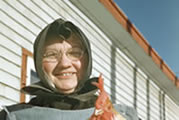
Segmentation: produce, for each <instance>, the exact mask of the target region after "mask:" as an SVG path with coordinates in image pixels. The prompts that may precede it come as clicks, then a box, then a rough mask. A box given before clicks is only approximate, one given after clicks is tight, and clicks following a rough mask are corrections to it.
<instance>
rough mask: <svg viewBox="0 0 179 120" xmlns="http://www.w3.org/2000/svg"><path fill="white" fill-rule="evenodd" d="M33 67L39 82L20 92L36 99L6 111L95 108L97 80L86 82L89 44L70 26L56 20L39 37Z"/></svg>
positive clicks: (89, 73)
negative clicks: (95, 84)
mask: <svg viewBox="0 0 179 120" xmlns="http://www.w3.org/2000/svg"><path fill="white" fill-rule="evenodd" d="M34 63H35V69H36V72H37V75H38V77H39V79H40V81H38V82H36V83H33V84H31V85H29V86H26V87H24V88H22V92H24V93H26V94H30V95H35V96H36V97H33V98H32V99H31V100H30V101H29V102H28V103H25V104H17V105H15V106H9V107H7V109H11V108H12V109H13V110H12V111H17V109H18V110H19V109H25V108H29V107H34V106H38V107H49V108H56V109H61V110H74V109H75V110H76V109H85V108H90V107H94V104H95V101H96V99H97V96H96V95H95V93H96V92H97V90H98V89H97V87H95V86H94V85H92V84H91V83H92V82H94V81H97V78H91V79H90V78H89V77H90V75H91V70H92V57H91V48H90V43H89V40H88V39H87V37H86V36H85V34H84V33H83V32H82V31H81V30H80V29H79V28H78V27H77V26H75V25H74V24H73V23H72V22H70V21H65V20H62V19H57V20H55V21H54V22H52V23H51V24H49V25H47V26H46V27H45V28H44V29H43V30H42V31H41V32H40V33H39V35H38V36H37V38H36V40H35V43H34ZM7 109H5V110H3V111H2V112H0V119H2V120H3V119H5V117H6V115H7V113H9V112H10V111H8V110H7ZM5 111H6V112H5ZM7 111H8V112H7Z"/></svg>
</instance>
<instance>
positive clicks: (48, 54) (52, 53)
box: [44, 52, 57, 57]
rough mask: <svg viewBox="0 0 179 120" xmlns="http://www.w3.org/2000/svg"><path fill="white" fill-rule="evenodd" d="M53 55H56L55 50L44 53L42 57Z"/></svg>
mask: <svg viewBox="0 0 179 120" xmlns="http://www.w3.org/2000/svg"><path fill="white" fill-rule="evenodd" d="M55 56H57V53H55V52H47V53H45V55H44V57H55Z"/></svg>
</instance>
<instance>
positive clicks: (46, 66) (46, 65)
mask: <svg viewBox="0 0 179 120" xmlns="http://www.w3.org/2000/svg"><path fill="white" fill-rule="evenodd" d="M42 66H43V68H44V70H45V72H47V73H48V74H52V72H53V70H54V68H55V65H53V64H51V63H43V64H42Z"/></svg>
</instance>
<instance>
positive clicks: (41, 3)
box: [0, 0, 179, 120]
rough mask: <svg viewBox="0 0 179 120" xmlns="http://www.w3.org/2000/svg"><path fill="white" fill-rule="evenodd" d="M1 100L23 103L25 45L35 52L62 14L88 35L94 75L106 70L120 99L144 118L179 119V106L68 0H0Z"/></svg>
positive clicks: (110, 88) (109, 87)
mask: <svg viewBox="0 0 179 120" xmlns="http://www.w3.org/2000/svg"><path fill="white" fill-rule="evenodd" d="M0 8H1V9H0V28H1V29H0V76H1V77H0V105H10V104H14V103H18V102H20V83H21V67H22V52H23V51H22V48H25V49H26V50H28V51H29V52H31V53H33V43H34V40H35V37H36V36H37V34H38V33H39V32H40V31H41V30H42V29H43V28H44V27H45V26H46V25H47V24H48V23H50V22H52V21H53V20H55V19H57V18H64V19H68V20H72V21H73V22H74V23H75V24H76V25H78V26H79V27H80V28H81V29H82V30H83V31H84V32H85V33H86V35H87V37H88V38H89V40H90V42H91V48H92V53H93V58H94V59H93V71H92V76H98V75H99V73H102V74H103V77H104V79H105V89H106V91H107V92H108V93H109V94H110V95H111V99H112V101H113V102H115V103H120V104H127V105H129V106H132V107H134V108H135V109H136V110H137V112H138V114H139V117H140V118H142V119H143V120H147V119H151V120H152V119H153V120H164V119H166V120H167V119H168V120H177V119H178V118H179V115H178V114H177V113H178V112H179V107H178V106H177V105H176V104H175V103H174V101H172V100H171V98H169V97H168V95H166V94H165V91H162V88H159V87H158V86H157V85H156V84H155V83H154V82H153V80H151V79H150V76H147V75H146V73H144V72H143V71H141V70H140V68H139V67H138V66H136V65H135V63H134V62H133V61H132V60H130V59H129V58H128V57H127V56H126V55H125V54H124V53H123V52H122V50H120V49H119V47H118V45H117V41H116V42H115V41H111V40H110V39H109V38H108V37H107V36H106V35H105V34H104V33H103V32H102V31H101V30H100V29H98V28H97V26H95V25H94V24H93V23H92V22H91V21H90V20H89V19H88V18H87V17H86V16H85V15H83V14H82V12H81V11H80V10H78V9H77V8H76V7H75V6H74V5H73V4H71V3H70V2H69V1H68V0H33V1H32V0H17V1H11V0H0Z"/></svg>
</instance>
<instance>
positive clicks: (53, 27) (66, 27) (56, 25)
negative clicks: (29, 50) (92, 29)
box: [22, 18, 92, 93]
mask: <svg viewBox="0 0 179 120" xmlns="http://www.w3.org/2000/svg"><path fill="white" fill-rule="evenodd" d="M72 33H74V34H76V35H78V36H79V37H80V40H81V43H82V45H83V47H84V48H85V50H86V52H87V56H88V57H87V58H88V65H87V68H86V73H85V77H84V78H83V79H82V80H80V81H79V83H78V87H77V89H76V91H78V90H80V89H81V88H82V87H83V85H84V83H85V82H86V80H88V79H89V77H90V75H91V71H92V56H91V48H90V43H89V40H88V39H87V37H86V36H85V34H84V33H83V32H82V31H81V30H80V29H79V28H78V27H77V26H76V25H74V24H73V23H72V22H70V21H65V20H63V19H61V18H60V19H57V20H55V21H54V22H52V23H50V24H49V25H47V26H46V27H45V28H44V29H43V30H42V31H41V32H40V33H39V35H38V36H37V38H36V40H35V43H34V62H35V68H36V72H37V74H38V77H39V78H40V82H38V83H35V84H34V85H31V86H29V87H25V88H23V89H22V90H23V91H25V92H26V93H29V92H31V90H30V89H29V88H32V87H38V88H40V89H45V90H47V91H52V92H54V91H55V92H57V89H56V88H55V87H54V84H53V83H52V81H51V80H49V77H48V75H47V74H46V73H45V72H44V70H43V67H42V58H43V48H44V45H45V42H46V41H47V39H48V38H49V37H53V36H62V37H64V38H65V39H68V38H69V37H70V36H71V34H72ZM42 86H43V87H42ZM44 87H45V88H44ZM33 91H34V90H33Z"/></svg>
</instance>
